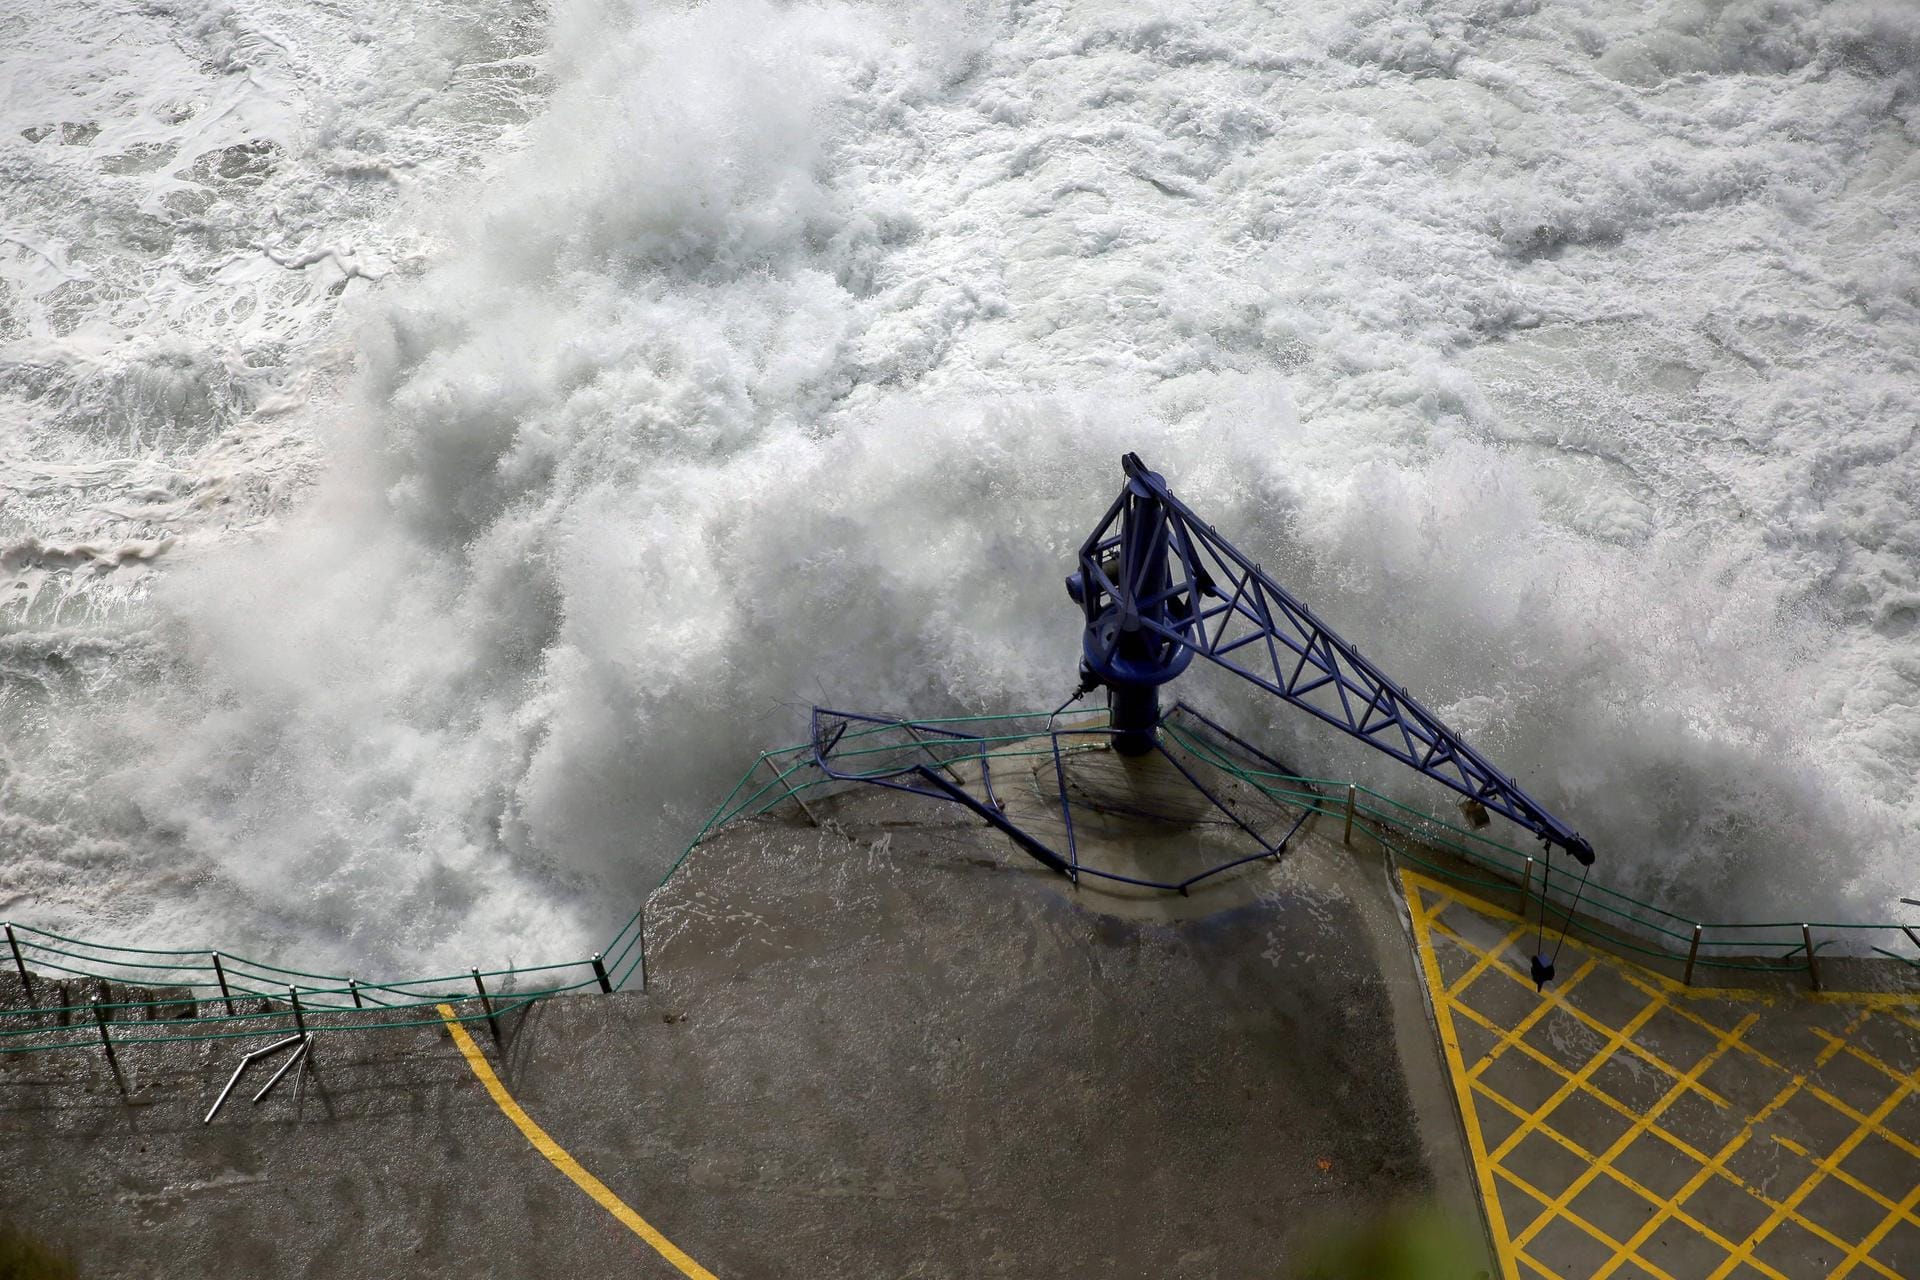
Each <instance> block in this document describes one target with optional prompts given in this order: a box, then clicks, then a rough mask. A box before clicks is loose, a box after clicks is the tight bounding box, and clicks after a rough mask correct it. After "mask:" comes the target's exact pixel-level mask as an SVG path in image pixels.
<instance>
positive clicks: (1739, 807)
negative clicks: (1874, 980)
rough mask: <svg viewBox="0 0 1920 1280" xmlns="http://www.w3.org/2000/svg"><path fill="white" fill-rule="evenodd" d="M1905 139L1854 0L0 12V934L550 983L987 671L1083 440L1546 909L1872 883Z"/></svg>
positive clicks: (1899, 861)
mask: <svg viewBox="0 0 1920 1280" xmlns="http://www.w3.org/2000/svg"><path fill="white" fill-rule="evenodd" d="M1917 144H1920V7H1916V6H1914V5H1913V4H1911V3H1909V2H1908V0H1836V2H1835V3H1830V4H1821V3H1815V2H1813V0H1723V2H1715V0H1697V2H1689V0H1676V2H1672V3H1668V2H1666V0H1659V2H1648V3H1640V2H1637V0H1635V2H1629V0H1563V2H1559V3H1552V4H1545V3H1540V2H1539V0H1451V2H1449V0H1324V2H1317V3H1312V4H1272V5H1256V4H1251V3H1247V0H1159V2H1155V3H1138V2H1135V3H1127V4H1102V3H1097V2H1093V0H1060V2H1057V3H1044V2H1043V3H1018V4H1011V5H983V6H978V7H975V8H973V9H971V10H968V11H964V12H963V11H961V9H960V8H959V7H958V6H953V5H927V6H924V7H916V6H913V5H910V4H900V5H892V6H885V5H858V4H814V5H789V6H779V5H773V4H768V3H763V2H761V0H715V2H714V3H709V4H706V5H703V6H692V7H689V6H682V5H676V6H634V5H627V4H619V3H610V2H607V0H556V4H555V6H554V7H553V8H552V10H551V11H544V10H540V9H537V8H536V7H534V6H532V5H530V4H517V3H514V2H513V0H426V2H425V3H421V4H418V5H415V6H413V7H411V8H409V9H408V10H407V11H406V12H395V11H394V9H393V7H392V6H390V5H382V4H374V3H371V2H369V0H345V2H336V3H329V4H326V5H321V4H317V3H316V4H303V3H299V0H236V2H235V3H230V4H212V5H208V4H200V3H193V4H177V5H175V4H169V3H156V2H153V0H147V2H144V3H139V4H134V3H127V2H122V0H70V2H69V3H67V4H64V5H57V6H48V5H44V4H36V3H28V2H27V0H0V846H3V847H4V850H5V854H4V859H3V860H0V912H4V913H5V914H9V915H11V916H13V917H15V918H20V919H30V920H33V921H35V922H37V923H43V924H47V925H51V926H54V927H60V926H69V927H71V928H74V929H80V930H83V931H85V932H87V933H89V934H92V935H96V936H111V937H114V938H118V939H121V940H127V941H138V940H143V939H150V940H151V939H170V938H183V939H186V940H192V941H197V940H205V941H208V942H213V943H224V944H227V945H230V946H233V947H236V948H240V949H243V950H244V949H248V948H252V949H256V950H260V951H264V952H269V953H274V954H279V955H281V956H293V955H299V956H301V957H304V958H313V959H316V960H324V959H331V960H338V961H340V962H342V963H347V962H352V963H357V964H360V965H362V966H363V968H366V969H372V968H375V967H382V966H389V965H411V964H416V963H420V964H424V963H459V964H465V963H468V962H471V961H478V960H482V959H485V960H489V961H496V960H505V959H507V958H509V957H512V958H516V959H520V960H528V959H534V958H540V957H548V956H555V955H566V954H573V953H576V952H577V951H578V950H579V949H581V948H582V947H584V946H587V945H590V944H591V943H593V942H594V941H596V940H598V939H599V938H601V937H603V936H604V935H605V933H607V932H608V931H609V930H610V929H611V927H612V926H613V925H614V924H615V923H617V921H618V920H619V919H620V918H621V917H622V916H623V915H624V914H625V910H626V909H627V908H628V907H629V906H630V905H631V904H632V903H633V902H635V901H636V900H637V897H638V896H639V894H640V893H641V892H643V890H644V889H645V888H646V887H647V886H648V885H650V884H651V883H652V881H653V879H654V878H656V877H657V875H658V874H659V872H660V870H661V869H662V868H663V867H664V866H665V864H666V863H667V861H669V860H670V859H671V857H672V856H673V855H674V854H675V853H676V852H677V850H678V847H679V845H680V844H681V843H682V842H683V841H684V839H685V838H686V836H687V835H688V833H689V832H690V831H691V829H692V828H693V827H694V826H695V825H697V823H698V821H699V818H700V817H701V816H702V814H703V813H704V811H705V809H706V808H707V807H709V806H710V805H711V804H712V803H713V801H714V800H715V799H716V798H717V797H718V794H719V793H720V792H721V791H723V790H724V788H725V786H726V785H727V784H728V783H729V782H730V781H731V779H732V777H733V776H734V775H735V774H736V773H737V772H738V770H739V769H740V768H741V767H742V766H743V765H744V764H745V763H746V762H747V761H748V760H750V758H751V756H752V754H753V753H754V752H755V751H757V750H759V749H761V748H764V747H768V746H773V745H778V744H782V743H785V742H788V741H792V740H793V739H795V738H796V737H797V736H799V731H800V728H801V725H802V716H803V712H804V708H805V707H806V705H807V704H809V703H812V702H816V701H821V702H830V703H833V704H835V705H840V706H848V707H853V708H863V709H875V710H895V711H906V710H915V711H920V712H924V713H928V714H935V713H943V712H951V711H956V710H1002V709H1016V708H1026V707H1036V706H1051V705H1053V704H1054V703H1056V702H1058V701H1059V700H1060V698H1061V697H1063V696H1064V695H1065V693H1066V692H1067V691H1068V690H1069V689H1070V688H1071V685H1072V681H1073V676H1074V661H1075V655H1076V649H1077V644H1078V637H1077V629H1076V627H1077V624H1076V614H1075V612H1074V610H1073V608H1072V606H1071V605H1070V604H1069V603H1068V602H1067V600H1066V599H1065V596H1064V593H1063V592H1062V590H1061V587H1060V579H1061V577H1062V575H1063V574H1064V573H1065V572H1066V570H1067V569H1068V568H1069V567H1070V564H1069V562H1070V559H1071V553H1072V549H1073V547H1074V546H1075V544H1076V543H1077V542H1078V540H1079V538H1080V537H1081V536H1083V535H1084V534H1085V532H1086V531H1087V530H1088V529H1089V528H1090V527H1091V526H1092V523H1093V522H1094V520H1095V519H1096V518H1097V516H1098V515H1099V513H1100V511H1101V510H1102V509H1103V507H1104V504H1105V503H1106V502H1107V501H1108V500H1109V498H1110V497H1111V495H1112V493H1113V492H1114V491H1115V489H1116V488H1117V486H1118V483H1119V471H1118V458H1119V455H1120V454H1121V453H1122V452H1123V451H1125V450H1127V449H1137V450H1139V451H1140V452H1141V453H1143V454H1144V455H1145V457H1146V458H1147V459H1148V461H1149V462H1150V463H1152V464H1153V465H1155V466H1156V467H1158V468H1159V469H1161V470H1162V471H1164V472H1165V473H1166V474H1167V475H1168V477H1169V479H1170V480H1171V481H1172V483H1173V484H1174V486H1175V488H1176V489H1177V491H1178V492H1180V493H1181V494H1182V496H1184V497H1185V498H1186V499H1187V500H1188V502H1189V503H1190V504H1192V505H1193V506H1195V507H1196V508H1198V509H1199V510H1200V511H1201V512H1202V514H1203V515H1205V516H1206V517H1207V518H1208V519H1210V520H1212V521H1213V522H1215V523H1216V524H1217V525H1218V526H1219V527H1220V528H1221V530H1222V531H1223V532H1228V533H1229V534H1230V535H1231V536H1234V537H1235V538H1236V539H1237V540H1238V541H1239V542H1240V543H1241V544H1242V545H1243V546H1245V547H1247V548H1248V549H1249V550H1251V551H1253V552H1255V553H1256V554H1258V555H1259V556H1260V558H1261V559H1262V560H1263V561H1264V562H1265V563H1266V564H1267V565H1268V566H1269V568H1270V569H1273V570H1275V571H1276V572H1277V573H1278V575H1279V576H1281V577H1282V578H1283V579H1284V580H1287V581H1290V582H1292V583H1293V584H1295V585H1296V586H1297V588H1298V589H1299V590H1300V592H1301V594H1303V595H1304V596H1305V597H1306V598H1307V599H1308V600H1309V601H1310V602H1312V603H1313V604H1314V605H1315V606H1316V607H1317V608H1319V609H1321V610H1322V611H1323V612H1324V613H1325V614H1326V615H1327V616H1328V617H1329V618H1330V619H1331V620H1333V621H1334V623H1335V625H1337V626H1340V627H1341V629H1342V630H1343V631H1344V632H1346V633H1347V634H1348V635H1349V636H1350V637H1351V638H1352V639H1354V640H1355V641H1357V642H1358V643H1360V644H1361V645H1362V646H1363V647H1364V648H1365V649H1366V651H1367V652H1368V654H1369V655H1370V656H1372V657H1374V658H1375V659H1376V660H1377V661H1379V662H1380V663H1381V664H1382V665H1383V666H1385V667H1386V668H1387V669H1388V670H1390V671H1392V672H1394V673H1396V675H1397V676H1398V677H1399V678H1400V679H1401V680H1402V681H1403V682H1404V683H1406V684H1407V685H1408V686H1409V687H1411V688H1412V689H1413V690H1414V691H1415V692H1416V693H1419V694H1422V695H1423V696H1424V697H1425V699H1426V701H1428V702H1429V704H1430V705H1432V706H1434V707H1435V709H1436V710H1438V711H1439V712H1440V713H1441V714H1442V715H1443V716H1445V717H1447V718H1449V719H1450V720H1451V721H1452V722H1453V723H1454V724H1455V726H1456V727H1457V728H1460V729H1462V730H1463V731H1465V732H1466V733H1468V735H1469V736H1470V737H1472V738H1474V739H1475V741H1476V743H1477V744H1478V745H1480V746H1481V747H1482V749H1483V750H1484V751H1486V752H1487V753H1488V754H1489V755H1491V756H1492V757H1493V758H1494V759H1495V760H1497V761H1501V762H1503V763H1504V764H1505V765H1506V766H1507V767H1508V768H1510V769H1511V770H1512V771H1514V772H1515V773H1516V774H1518V775H1519V776H1520V778H1521V779H1522V781H1523V783H1524V784H1525V785H1527V786H1528V787H1529V788H1531V789H1532V790H1534V792H1535V793H1536V794H1537V795H1538V796H1539V797H1540V798H1542V799H1543V800H1545V801H1546V802H1547V803H1548V804H1549V805H1551V806H1553V807H1554V808H1555V809H1556V810H1558V811H1560V812H1561V813H1563V814H1564V815H1565V816H1566V817H1567V818H1568V819H1569V820H1571V821H1572V822H1573V823H1574V824H1575V825H1577V826H1578V827H1580V828H1581V829H1582V831H1583V832H1584V833H1585V834H1586V835H1587V836H1588V837H1589V838H1591V839H1592V841H1593V843H1594V844H1595V846H1596V847H1597V848H1598V849H1599V851H1600V856H1601V858H1602V860H1603V861H1602V863H1601V864H1600V867H1599V868H1598V872H1599V874H1602V875H1603V876H1604V877H1605V878H1606V879H1607V880H1608V881H1609V882H1611V883H1613V884H1615V885H1618V886H1620V887H1624V888H1639V889H1642V890H1652V891H1653V892H1655V893H1657V894H1658V895H1660V896H1661V897H1662V898H1663V899H1665V900H1667V901H1668V902H1670V903H1672V904H1673V905H1675V906H1677V907H1680V908H1682V909H1687V910H1696V911H1700V912H1704V913H1707V914H1708V915H1709V916H1710V917H1719V918H1725V917H1734V916H1739V915H1741V914H1751V913H1758V914H1772V913H1785V914H1788V915H1791V916H1792V918H1794V919H1801V918H1805V917H1807V916H1809V915H1811V916H1813V917H1814V918H1849V917H1853V918H1876V917H1884V916H1886V915H1888V914H1890V913H1891V912H1892V910H1893V904H1894V899H1895V898H1896V897H1897V896H1898V895H1899V894H1900V893H1901V892H1902V891H1905V892H1909V893H1911V892H1913V891H1915V890H1920V874H1916V873H1915V872H1913V871H1912V870H1911V868H1912V865H1913V863H1912V855H1913V853H1914V851H1915V850H1916V849H1920V798H1916V794H1915V775H1916V772H1917V771H1920V230H1917V229H1916V228H1920V213H1917V212H1916V210H1920V148H1917ZM1195 683H1196V685H1197V688H1196V690H1195V693H1196V695H1197V696H1199V695H1203V696H1205V697H1207V698H1208V699H1210V701H1211V705H1214V706H1218V707H1223V708H1228V709H1230V711H1231V713H1232V714H1234V715H1236V716H1237V718H1238V719H1239V720H1240V722H1241V723H1242V724H1244V725H1248V726H1250V727H1253V728H1255V729H1257V730H1258V731H1259V732H1260V733H1262V734H1263V735H1264V736H1265V737H1266V738H1267V739H1268V740H1269V741H1272V742H1275V743H1277V744H1279V746H1280V748H1281V750H1282V751H1283V752H1285V753H1286V754H1288V755H1289V756H1290V758H1291V759H1293V760H1294V761H1295V762H1296V763H1297V764H1298V765H1300V766H1301V767H1304V768H1307V769H1309V770H1313V771H1319V772H1324V773H1329V774H1335V775H1337V776H1345V775H1346V774H1348V773H1350V772H1354V771H1358V772H1360V773H1361V775H1362V776H1364V777H1367V778H1369V779H1371V780H1374V781H1376V782H1377V783H1379V784H1381V785H1387V786H1391V787H1393V788H1394V789H1395V790H1396V791H1397V792H1398V793H1399V794H1402V795H1404V796H1406V797H1407V798H1409V799H1411V800H1414V801H1416V802H1420V803H1423V804H1426V805H1428V806H1435V807H1437V806H1440V805H1443V804H1444V803H1445V796H1444V794H1443V793H1439V792H1437V790H1435V789H1434V788H1432V787H1431V786H1430V785H1428V784H1423V783H1421V782H1420V781H1419V780H1417V779H1412V778H1410V777H1404V776H1402V775H1401V774H1399V773H1396V772H1394V771H1393V770H1392V769H1391V768H1390V767H1389V768H1382V767H1380V766H1379V765H1377V764H1376V763H1374V762H1372V761H1369V760H1367V759H1364V758H1361V757H1360V756H1358V755H1356V754H1355V752H1354V751H1353V749H1351V748H1350V747H1349V746H1347V745H1345V744H1343V743H1342V742H1339V741H1336V740H1333V739H1332V738H1330V736H1329V735H1328V734H1326V733H1325V732H1322V731H1319V730H1317V729H1316V728H1314V727H1310V726H1308V725H1305V724H1303V723H1302V717H1300V716H1299V715H1297V714H1295V713H1290V712H1288V711H1287V710H1286V709H1284V708H1276V707H1270V706H1267V705H1264V704H1263V703H1261V702H1260V701H1259V699H1258V696H1257V695H1255V694H1253V693H1252V692H1251V691H1245V692H1242V691H1237V690H1235V689H1233V688H1231V687H1229V686H1226V685H1224V684H1221V683H1219V682H1217V681H1204V680H1203V681H1196V682H1195Z"/></svg>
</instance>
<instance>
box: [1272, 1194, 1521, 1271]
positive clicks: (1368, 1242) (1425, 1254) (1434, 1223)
mask: <svg viewBox="0 0 1920 1280" xmlns="http://www.w3.org/2000/svg"><path fill="white" fill-rule="evenodd" d="M1486 1267H1487V1264H1486V1258H1485V1250H1484V1248H1483V1247H1482V1246H1481V1245H1480V1244H1479V1243H1478V1242H1477V1241H1476V1240H1475V1239H1474V1237H1473V1235H1472V1234H1471V1233H1470V1232H1469V1231H1468V1230H1467V1229H1466V1228H1465V1227H1464V1226H1462V1224H1460V1223H1458V1222H1455V1221H1454V1220H1452V1219H1451V1218H1448V1217H1447V1216H1446V1215H1444V1214H1442V1213H1441V1212H1440V1211H1439V1210H1437V1209H1433V1208H1430V1207H1416V1208H1403V1209H1396V1210H1392V1211H1390V1212H1387V1213H1383V1214H1381V1215H1379V1216H1377V1217H1373V1218H1369V1219H1367V1220H1365V1221H1363V1222H1355V1223H1349V1224H1346V1225H1343V1226H1340V1227H1336V1228H1334V1229H1332V1230H1330V1231H1326V1232H1323V1233H1322V1234H1321V1235H1320V1237H1319V1238H1318V1239H1316V1240H1315V1241H1314V1242H1313V1244H1312V1245H1311V1246H1310V1247H1309V1248H1308V1250H1307V1252H1306V1254H1305V1256H1304V1257H1303V1258H1302V1261H1301V1265H1300V1266H1299V1267H1297V1268H1296V1269H1295V1270H1294V1271H1293V1272H1291V1273H1290V1274H1291V1275H1292V1276H1293V1277H1294V1280H1486V1277H1487V1274H1488V1273H1487V1269H1486Z"/></svg>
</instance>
